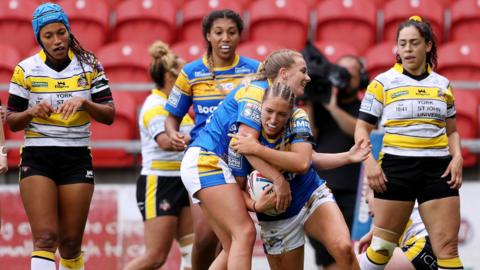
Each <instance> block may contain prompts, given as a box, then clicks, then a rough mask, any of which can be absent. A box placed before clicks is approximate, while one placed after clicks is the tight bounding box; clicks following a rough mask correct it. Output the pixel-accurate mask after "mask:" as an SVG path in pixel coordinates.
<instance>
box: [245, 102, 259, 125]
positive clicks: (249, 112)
mask: <svg viewBox="0 0 480 270" xmlns="http://www.w3.org/2000/svg"><path fill="white" fill-rule="evenodd" d="M260 115H261V110H260V105H258V104H255V103H247V104H246V105H245V108H244V109H243V111H242V116H243V117H245V118H246V119H249V120H252V121H254V122H255V123H257V124H260Z"/></svg>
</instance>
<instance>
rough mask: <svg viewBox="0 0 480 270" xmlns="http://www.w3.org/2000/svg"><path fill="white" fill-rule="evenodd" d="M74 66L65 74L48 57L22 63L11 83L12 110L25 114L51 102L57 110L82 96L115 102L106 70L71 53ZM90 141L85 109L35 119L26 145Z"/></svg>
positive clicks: (43, 53) (84, 143)
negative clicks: (50, 64) (31, 109)
mask: <svg viewBox="0 0 480 270" xmlns="http://www.w3.org/2000/svg"><path fill="white" fill-rule="evenodd" d="M68 56H69V58H70V63H69V64H68V66H67V67H65V68H64V69H63V70H62V71H59V72H58V71H55V70H53V69H52V68H50V67H49V66H48V65H47V64H46V59H47V57H46V54H45V52H44V51H43V50H41V51H40V52H39V53H38V54H35V55H34V56H31V57H29V58H27V59H25V60H23V61H21V62H20V63H19V64H18V65H17V66H16V67H15V70H14V72H13V76H12V79H11V81H10V86H9V93H10V98H9V102H8V110H10V111H13V112H21V111H25V110H27V109H28V108H30V107H33V106H35V105H36V104H38V103H40V102H42V101H47V102H48V103H50V104H51V105H52V107H53V108H54V109H57V108H58V107H59V106H60V105H61V104H63V103H64V102H65V101H67V100H70V99H72V98H74V97H82V98H84V99H86V100H91V101H93V102H96V103H109V102H112V94H111V92H110V87H109V86H108V80H107V78H106V77H105V73H104V71H103V67H102V66H101V65H100V64H99V63H98V64H97V66H96V68H95V69H94V68H92V67H90V66H89V65H87V64H84V63H81V62H80V61H78V59H77V57H76V56H75V55H74V54H73V52H72V51H71V50H70V51H69V52H68ZM89 138H90V115H89V114H88V112H87V111H85V110H84V109H83V108H80V109H79V110H77V111H76V112H75V113H73V114H72V115H70V117H69V118H68V119H63V118H62V115H61V114H59V113H52V114H51V115H50V117H48V118H47V119H43V118H38V117H34V118H33V119H32V121H31V122H30V124H29V125H28V126H27V127H26V128H25V146H87V145H88V144H89Z"/></svg>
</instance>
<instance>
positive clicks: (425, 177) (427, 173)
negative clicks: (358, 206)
mask: <svg viewBox="0 0 480 270" xmlns="http://www.w3.org/2000/svg"><path fill="white" fill-rule="evenodd" d="M451 159H452V158H451V157H450V156H446V157H403V156H395V155H389V154H385V155H384V156H383V158H382V163H381V164H382V165H381V166H382V169H383V172H384V173H385V176H386V177H387V180H388V182H386V186H387V190H386V191H385V192H383V193H378V192H375V198H379V199H385V200H396V201H415V200H418V203H419V204H420V203H423V202H426V201H429V200H434V199H441V198H446V197H451V196H458V189H451V188H450V186H449V185H448V184H447V181H448V180H450V177H451V176H450V174H449V175H447V177H443V178H442V177H441V175H442V174H443V173H444V172H445V170H446V168H447V167H448V165H449V163H450V160H451Z"/></svg>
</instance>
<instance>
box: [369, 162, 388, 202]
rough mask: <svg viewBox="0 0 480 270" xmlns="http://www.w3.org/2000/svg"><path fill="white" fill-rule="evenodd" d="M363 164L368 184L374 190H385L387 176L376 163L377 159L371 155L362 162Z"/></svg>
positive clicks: (381, 191)
mask: <svg viewBox="0 0 480 270" xmlns="http://www.w3.org/2000/svg"><path fill="white" fill-rule="evenodd" d="M364 164H365V175H366V177H367V180H368V185H369V186H370V188H372V189H373V190H374V191H375V192H378V193H383V192H385V191H386V190H387V185H386V182H388V181H387V177H386V176H385V173H383V170H382V168H381V167H380V165H378V163H377V161H376V160H375V159H373V157H370V158H368V159H367V160H365V162H364Z"/></svg>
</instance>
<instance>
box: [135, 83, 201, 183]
mask: <svg viewBox="0 0 480 270" xmlns="http://www.w3.org/2000/svg"><path fill="white" fill-rule="evenodd" d="M166 103H167V95H166V94H165V93H163V92H162V91H160V90H158V89H153V90H152V93H151V94H150V95H149V96H148V97H147V99H146V100H145V102H144V103H143V106H142V109H141V110H140V115H139V118H138V126H139V128H140V141H141V143H142V171H141V174H142V175H159V176H180V162H181V161H182V158H183V152H177V151H166V150H163V149H161V148H160V147H159V146H158V144H157V141H156V137H157V136H158V135H160V134H162V133H163V132H165V119H166V118H167V115H168V112H167V111H166V110H165V104H166ZM192 128H193V119H192V118H190V116H189V115H188V114H187V115H185V116H184V117H183V120H182V123H181V124H180V131H181V132H182V133H184V134H187V133H188V132H190V130H191V129H192Z"/></svg>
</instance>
